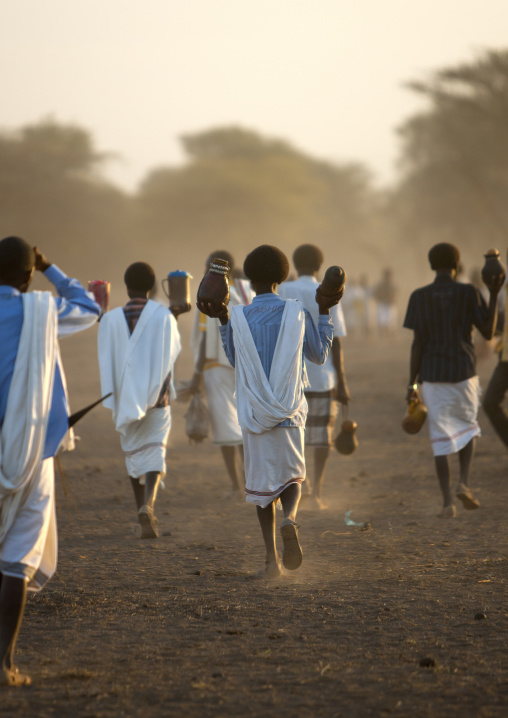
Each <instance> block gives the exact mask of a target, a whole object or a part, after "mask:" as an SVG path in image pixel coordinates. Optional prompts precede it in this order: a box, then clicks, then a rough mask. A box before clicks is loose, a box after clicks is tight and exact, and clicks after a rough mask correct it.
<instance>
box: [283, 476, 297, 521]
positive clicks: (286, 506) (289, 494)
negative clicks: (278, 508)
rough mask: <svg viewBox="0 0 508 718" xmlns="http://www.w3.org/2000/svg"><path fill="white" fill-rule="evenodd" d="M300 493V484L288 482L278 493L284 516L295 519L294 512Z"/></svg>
mask: <svg viewBox="0 0 508 718" xmlns="http://www.w3.org/2000/svg"><path fill="white" fill-rule="evenodd" d="M301 495H302V487H301V486H300V484H290V485H289V486H288V487H287V489H284V491H283V492H282V493H281V495H280V500H281V503H282V511H283V513H284V518H286V519H291V521H296V512H297V511H298V504H299V503H300V497H301Z"/></svg>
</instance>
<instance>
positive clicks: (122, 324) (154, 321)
mask: <svg viewBox="0 0 508 718" xmlns="http://www.w3.org/2000/svg"><path fill="white" fill-rule="evenodd" d="M98 348H99V368H100V374H101V387H102V393H103V394H108V393H109V392H111V391H112V392H113V396H110V397H109V398H108V399H105V401H104V402H103V403H104V406H105V407H107V408H108V409H111V410H112V412H113V421H114V423H115V427H116V430H117V431H118V432H119V433H120V434H125V433H126V431H127V428H128V426H129V424H132V423H133V422H136V421H139V420H140V419H143V417H144V416H145V415H146V412H147V411H148V409H150V408H151V407H153V405H154V404H155V403H156V401H157V398H158V396H159V394H160V391H161V388H162V385H163V383H164V381H165V379H166V377H167V376H168V374H169V373H170V372H171V374H173V370H174V365H175V361H176V358H177V357H178V354H179V353H180V349H181V342H180V334H179V332H178V328H177V326H176V320H175V318H174V316H173V315H172V314H171V313H170V312H169V311H168V310H167V309H166V308H165V307H163V306H162V305H160V304H157V302H154V301H152V300H148V302H147V304H146V306H145V308H144V309H143V311H142V312H141V316H140V317H139V320H138V322H137V324H136V326H135V327H134V331H133V332H132V334H129V328H128V326H127V321H126V319H125V314H124V311H123V309H122V308H121V307H119V308H117V309H113V310H112V311H111V312H108V313H107V314H105V315H104V316H103V317H102V319H101V322H100V324H99V335H98ZM174 397H175V391H174V387H173V381H171V398H174Z"/></svg>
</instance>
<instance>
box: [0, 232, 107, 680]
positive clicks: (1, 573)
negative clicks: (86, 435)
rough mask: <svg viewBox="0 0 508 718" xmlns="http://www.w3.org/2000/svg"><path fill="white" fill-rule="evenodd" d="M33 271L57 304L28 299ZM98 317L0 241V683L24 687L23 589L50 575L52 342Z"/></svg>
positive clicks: (59, 423)
mask: <svg viewBox="0 0 508 718" xmlns="http://www.w3.org/2000/svg"><path fill="white" fill-rule="evenodd" d="M34 270H36V271H38V272H42V273H44V275H45V276H46V278H47V279H49V281H50V282H51V283H52V284H54V286H55V289H56V290H57V292H58V295H59V296H58V297H56V298H55V297H53V296H52V294H51V293H50V292H30V293H28V291H27V290H28V287H29V285H30V282H31V281H32V276H33V272H34ZM99 313H100V308H99V306H98V305H97V304H96V303H95V302H94V301H93V298H92V296H91V295H90V294H88V292H86V291H85V289H84V288H83V287H82V286H81V284H80V283H79V282H78V281H77V280H76V279H69V278H68V277H67V276H66V275H65V274H64V273H63V272H61V271H60V270H59V269H58V267H56V266H55V265H54V264H51V263H50V262H48V261H47V259H46V258H45V257H44V255H43V254H41V253H40V252H39V250H38V249H37V247H34V248H33V249H32V247H30V245H29V244H28V243H27V242H25V241H24V240H23V239H20V238H19V237H6V238H5V239H3V240H2V241H0V344H1V346H2V351H1V353H0V449H1V450H0V661H1V665H0V686H25V685H28V684H29V683H30V682H31V681H30V677H29V676H27V675H26V674H24V673H22V672H21V671H20V670H19V669H18V668H17V667H16V666H15V664H14V650H15V647H16V641H17V638H18V633H19V629H20V627H21V621H22V619H23V614H24V611H25V602H26V597H27V590H28V591H39V590H40V589H41V588H42V587H43V586H44V585H45V584H46V583H47V581H49V579H50V578H51V577H52V576H53V574H54V573H55V571H56V562H57V545H58V538H57V532H56V516H55V474H54V465H53V457H54V456H55V454H56V452H57V451H58V449H59V447H60V445H61V444H62V442H63V440H64V439H65V438H66V437H69V433H68V432H69V416H68V415H69V408H68V401H67V393H66V389H65V376H64V373H63V367H62V363H61V360H60V350H59V347H58V338H57V337H62V336H68V335H70V334H74V333H75V332H79V331H81V330H82V329H86V328H87V327H90V326H91V325H92V324H94V323H95V322H96V321H97V318H98V316H99ZM70 444H71V445H72V441H71V442H70Z"/></svg>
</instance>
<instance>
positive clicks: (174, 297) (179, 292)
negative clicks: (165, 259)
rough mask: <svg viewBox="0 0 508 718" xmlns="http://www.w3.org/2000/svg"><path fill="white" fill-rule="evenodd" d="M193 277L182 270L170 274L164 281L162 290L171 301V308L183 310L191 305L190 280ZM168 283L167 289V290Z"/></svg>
mask: <svg viewBox="0 0 508 718" xmlns="http://www.w3.org/2000/svg"><path fill="white" fill-rule="evenodd" d="M191 279H192V275H191V274H189V272H185V271H184V270H182V269H177V270H176V271H174V272H170V273H169V274H168V276H167V277H166V278H165V279H163V280H162V282H161V284H162V289H163V290H164V294H165V295H166V297H167V298H168V299H169V308H170V309H175V308H179V309H181V308H183V307H185V306H187V305H188V304H190V301H191V295H190V280H191ZM166 283H167V288H166Z"/></svg>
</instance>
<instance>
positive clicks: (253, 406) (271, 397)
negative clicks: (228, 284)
mask: <svg viewBox="0 0 508 718" xmlns="http://www.w3.org/2000/svg"><path fill="white" fill-rule="evenodd" d="M231 325H232V328H233V333H234V337H235V369H236V396H237V408H238V420H239V422H240V426H241V428H242V434H243V444H244V456H245V495H246V500H247V501H248V502H250V503H254V504H256V505H258V506H261V507H262V508H265V507H266V506H268V505H269V504H270V503H272V501H274V500H275V499H277V498H278V497H279V495H280V494H281V493H282V492H283V491H284V489H285V488H286V487H287V486H289V485H290V484H292V483H299V484H301V483H302V481H304V480H305V454H304V436H305V430H304V424H305V422H302V425H301V426H297V427H296V426H291V427H290V426H287V427H282V426H277V425H278V424H280V423H281V422H282V421H284V420H285V419H288V418H294V417H297V416H303V417H305V416H306V414H307V401H306V399H305V394H304V391H303V390H304V386H305V384H306V372H305V366H304V363H303V340H304V336H305V314H304V311H303V307H302V305H301V304H300V302H297V301H294V300H292V299H288V300H286V306H285V307H284V312H283V315H282V321H281V326H280V331H279V336H278V337H277V344H276V346H275V351H274V355H273V361H272V365H271V369H270V377H269V378H268V377H267V376H266V374H265V371H264V369H263V366H262V364H261V360H260V358H259V354H258V350H257V348H256V345H255V343H254V340H253V338H252V333H251V331H250V328H249V325H248V323H247V320H246V319H245V316H244V313H243V307H235V308H234V309H233V310H232V312H231Z"/></svg>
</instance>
